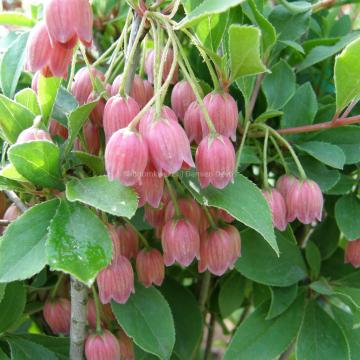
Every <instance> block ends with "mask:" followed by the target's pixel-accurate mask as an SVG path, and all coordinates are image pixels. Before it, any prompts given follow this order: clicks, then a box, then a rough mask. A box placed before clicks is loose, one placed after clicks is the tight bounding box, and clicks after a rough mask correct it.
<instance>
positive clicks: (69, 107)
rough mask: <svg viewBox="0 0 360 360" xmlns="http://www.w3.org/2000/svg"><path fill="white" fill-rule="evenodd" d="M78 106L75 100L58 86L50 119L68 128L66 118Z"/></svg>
mask: <svg viewBox="0 0 360 360" xmlns="http://www.w3.org/2000/svg"><path fill="white" fill-rule="evenodd" d="M78 106H79V104H78V103H77V101H76V99H75V98H74V97H73V96H72V95H71V94H70V93H69V92H68V91H67V90H66V89H64V88H63V87H62V86H60V88H59V90H58V93H57V96H56V100H55V104H54V108H53V113H52V117H53V118H54V119H55V120H57V121H58V122H59V123H60V124H62V125H64V126H65V127H68V116H69V115H70V114H71V113H72V112H73V111H74V110H75V109H76V108H77V107H78Z"/></svg>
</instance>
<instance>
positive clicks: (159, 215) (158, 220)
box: [144, 205, 165, 228]
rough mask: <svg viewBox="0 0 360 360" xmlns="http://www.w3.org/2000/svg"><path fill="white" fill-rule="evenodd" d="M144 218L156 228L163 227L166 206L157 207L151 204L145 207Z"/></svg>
mask: <svg viewBox="0 0 360 360" xmlns="http://www.w3.org/2000/svg"><path fill="white" fill-rule="evenodd" d="M144 220H145V221H146V222H148V223H149V224H150V225H151V226H153V227H154V228H161V227H162V226H164V224H165V206H164V205H162V206H160V207H159V208H157V209H155V208H153V207H151V206H145V207H144Z"/></svg>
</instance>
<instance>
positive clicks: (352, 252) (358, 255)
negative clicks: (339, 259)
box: [345, 239, 360, 268]
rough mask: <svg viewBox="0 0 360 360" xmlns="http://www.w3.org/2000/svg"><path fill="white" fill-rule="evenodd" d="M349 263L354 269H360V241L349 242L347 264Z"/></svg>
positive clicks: (346, 252) (346, 255)
mask: <svg viewBox="0 0 360 360" xmlns="http://www.w3.org/2000/svg"><path fill="white" fill-rule="evenodd" d="M348 263H350V264H351V265H352V266H353V267H354V268H359V267H360V239H357V240H354V241H348V242H347V245H346V248H345V264H348Z"/></svg>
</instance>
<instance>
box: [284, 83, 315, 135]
mask: <svg viewBox="0 0 360 360" xmlns="http://www.w3.org/2000/svg"><path fill="white" fill-rule="evenodd" d="M317 110H318V102H317V98H316V95H315V92H314V90H313V88H312V87H311V84H310V83H309V82H307V83H305V84H303V85H301V86H299V87H298V89H297V90H296V92H295V94H294V96H293V97H292V98H291V99H290V100H289V101H288V103H287V104H286V105H285V107H284V116H283V117H282V119H281V127H282V128H288V127H296V126H300V125H311V124H312V123H313V121H314V118H315V115H316V113H317Z"/></svg>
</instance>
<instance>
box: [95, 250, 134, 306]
mask: <svg viewBox="0 0 360 360" xmlns="http://www.w3.org/2000/svg"><path fill="white" fill-rule="evenodd" d="M96 281H97V285H98V289H99V297H100V301H101V303H102V304H108V303H109V302H110V301H111V299H113V300H115V301H116V302H117V303H119V304H125V303H126V302H127V300H128V299H129V297H130V295H131V293H134V292H135V289H134V272H133V269H132V267H131V264H130V261H129V260H128V259H127V258H126V257H125V256H119V257H118V258H117V259H116V262H113V263H111V264H110V265H109V266H108V267H107V268H106V269H104V270H101V272H100V273H99V275H98V276H97V279H96Z"/></svg>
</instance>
